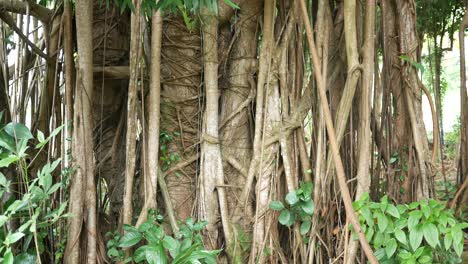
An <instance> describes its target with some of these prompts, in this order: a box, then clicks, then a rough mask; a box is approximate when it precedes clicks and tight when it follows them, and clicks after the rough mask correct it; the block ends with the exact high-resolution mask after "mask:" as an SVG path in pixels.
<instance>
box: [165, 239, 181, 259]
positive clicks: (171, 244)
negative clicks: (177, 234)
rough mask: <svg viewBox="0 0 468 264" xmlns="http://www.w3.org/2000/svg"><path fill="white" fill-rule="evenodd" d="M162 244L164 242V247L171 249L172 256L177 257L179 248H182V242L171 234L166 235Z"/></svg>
mask: <svg viewBox="0 0 468 264" xmlns="http://www.w3.org/2000/svg"><path fill="white" fill-rule="evenodd" d="M162 244H163V246H164V248H165V249H167V250H168V251H169V253H170V254H171V256H172V258H175V257H176V256H177V255H178V253H179V248H180V242H179V241H177V240H175V239H174V238H173V237H171V236H165V237H164V239H163V241H162Z"/></svg>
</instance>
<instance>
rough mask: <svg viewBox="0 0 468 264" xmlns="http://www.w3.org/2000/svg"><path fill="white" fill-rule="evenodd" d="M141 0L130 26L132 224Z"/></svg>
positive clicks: (126, 219) (125, 213)
mask: <svg viewBox="0 0 468 264" xmlns="http://www.w3.org/2000/svg"><path fill="white" fill-rule="evenodd" d="M140 3H141V2H140V0H135V1H134V5H135V13H132V15H131V19H130V20H131V26H130V34H131V37H130V83H129V85H128V97H127V135H126V148H127V149H126V162H125V164H126V166H125V190H124V198H123V208H122V224H127V225H131V224H132V216H133V204H132V201H133V197H132V196H133V195H132V193H133V179H134V176H135V162H136V153H135V151H136V150H135V149H136V139H137V132H136V127H137V109H136V107H137V101H138V97H137V91H138V77H139V63H140V60H139V55H140V52H139V50H140V46H141V43H140V36H141V34H140Z"/></svg>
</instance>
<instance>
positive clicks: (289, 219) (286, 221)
mask: <svg viewBox="0 0 468 264" xmlns="http://www.w3.org/2000/svg"><path fill="white" fill-rule="evenodd" d="M294 220H295V219H294V216H293V215H292V214H291V212H290V211H289V210H283V211H281V214H280V216H279V218H278V221H279V222H280V223H281V224H282V225H285V226H291V225H292V224H293V223H294Z"/></svg>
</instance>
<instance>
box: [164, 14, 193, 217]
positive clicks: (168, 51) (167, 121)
mask: <svg viewBox="0 0 468 264" xmlns="http://www.w3.org/2000/svg"><path fill="white" fill-rule="evenodd" d="M200 44H201V40H200V36H199V35H198V34H197V33H196V32H193V31H189V30H188V29H187V27H186V26H185V24H184V22H183V20H182V18H180V17H173V16H168V17H165V19H164V23H163V40H162V49H161V51H162V54H161V79H162V87H161V88H162V90H161V100H162V101H161V138H160V139H161V142H160V144H161V145H160V150H161V151H160V154H159V155H160V159H161V160H162V162H161V163H160V165H161V168H162V170H163V171H164V172H165V174H167V175H166V178H165V179H166V183H167V188H168V191H169V196H170V200H171V202H172V204H173V206H174V211H175V215H176V218H177V219H178V220H185V219H187V218H188V217H190V216H192V215H193V212H194V208H195V206H196V205H194V201H195V197H196V182H197V176H198V171H197V170H198V168H197V165H198V147H199V146H198V142H199V138H200V135H199V132H198V131H199V130H200V128H201V127H200V121H201V118H200V116H201V114H200V109H199V106H201V105H202V95H201V91H200V84H201V78H200V77H201V46H200ZM166 135H167V136H166ZM171 155H172V156H173V157H174V160H171V158H170V156H171ZM173 168H177V169H173ZM166 171H167V172H166Z"/></svg>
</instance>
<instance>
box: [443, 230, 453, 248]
mask: <svg viewBox="0 0 468 264" xmlns="http://www.w3.org/2000/svg"><path fill="white" fill-rule="evenodd" d="M451 245H452V234H450V233H449V234H446V235H445V237H444V247H445V250H449V248H450V246H451Z"/></svg>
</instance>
